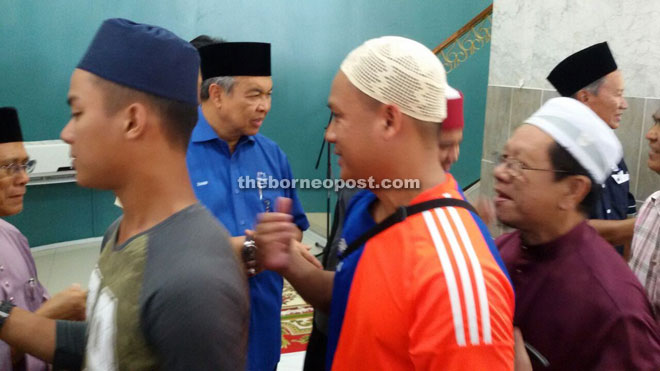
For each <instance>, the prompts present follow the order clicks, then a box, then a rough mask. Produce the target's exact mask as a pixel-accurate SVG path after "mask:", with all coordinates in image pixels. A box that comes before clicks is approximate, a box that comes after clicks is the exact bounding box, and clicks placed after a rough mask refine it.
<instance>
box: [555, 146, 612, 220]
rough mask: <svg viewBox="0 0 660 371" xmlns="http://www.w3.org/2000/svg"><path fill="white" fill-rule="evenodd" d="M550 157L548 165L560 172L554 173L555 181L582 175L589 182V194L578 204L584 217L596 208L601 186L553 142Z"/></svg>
mask: <svg viewBox="0 0 660 371" xmlns="http://www.w3.org/2000/svg"><path fill="white" fill-rule="evenodd" d="M548 154H549V155H550V163H551V164H552V168H553V169H554V170H562V171H563V172H561V173H555V181H559V180H562V179H565V178H567V177H569V176H571V175H584V176H586V177H587V178H589V180H590V181H591V189H590V190H589V193H587V195H586V196H585V197H584V198H583V199H582V201H581V202H580V205H579V208H580V211H581V212H583V213H584V214H586V215H589V214H591V212H592V211H593V210H594V209H595V208H596V204H597V203H598V200H599V199H600V194H601V188H602V187H601V185H600V184H598V183H596V182H595V181H594V178H593V177H592V176H591V174H589V172H588V171H587V170H586V169H585V168H584V167H583V166H582V165H580V163H579V162H578V161H577V160H576V159H575V158H574V157H573V155H571V154H570V153H569V152H568V151H567V150H566V148H564V147H562V146H561V145H559V143H557V142H554V143H553V145H551V146H550V149H549V151H548Z"/></svg>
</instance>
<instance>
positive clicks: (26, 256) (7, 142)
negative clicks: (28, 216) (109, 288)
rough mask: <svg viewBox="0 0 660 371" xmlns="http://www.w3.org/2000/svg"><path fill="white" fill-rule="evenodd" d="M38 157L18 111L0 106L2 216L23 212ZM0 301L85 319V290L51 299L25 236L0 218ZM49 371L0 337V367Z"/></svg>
mask: <svg viewBox="0 0 660 371" xmlns="http://www.w3.org/2000/svg"><path fill="white" fill-rule="evenodd" d="M35 164H36V161H34V160H30V159H29V158H28V155H27V153H26V151H25V147H24V146H23V135H22V132H21V127H20V125H19V121H18V113H17V112H16V109H15V108H13V107H2V108H0V217H7V216H11V215H16V214H18V213H20V212H21V211H22V210H23V196H24V195H25V191H26V187H25V186H26V184H27V182H28V180H30V178H29V177H28V173H30V172H31V171H32V170H33V169H34V165H35ZM0 282H1V283H2V285H1V286H0V300H7V301H9V302H11V303H12V304H14V305H16V306H19V307H21V308H23V309H27V310H29V311H32V312H35V313H37V314H39V315H42V316H45V317H49V318H54V319H83V318H84V309H85V293H84V292H83V291H82V290H81V289H80V288H79V287H76V286H74V287H72V288H70V289H68V290H66V291H63V292H62V293H61V294H59V295H56V296H55V297H54V298H53V299H51V300H49V301H48V302H47V304H45V302H46V300H47V299H48V298H49V295H48V292H46V289H45V288H44V287H43V286H42V285H41V283H40V282H39V278H38V277H37V269H36V266H35V264H34V260H33V259H32V254H31V253H30V246H29V245H28V241H27V238H25V236H24V235H23V234H22V233H21V232H20V231H19V230H18V229H17V228H16V227H14V226H13V225H11V224H9V223H8V222H6V221H5V220H3V219H0ZM12 369H14V370H16V369H26V370H29V371H30V370H31V371H35V370H48V365H47V364H46V363H45V362H43V361H41V360H39V359H37V358H34V357H32V356H30V355H27V356H24V355H23V354H22V353H20V352H16V351H15V350H14V349H12V348H10V347H9V345H7V344H6V343H4V342H2V341H0V370H12Z"/></svg>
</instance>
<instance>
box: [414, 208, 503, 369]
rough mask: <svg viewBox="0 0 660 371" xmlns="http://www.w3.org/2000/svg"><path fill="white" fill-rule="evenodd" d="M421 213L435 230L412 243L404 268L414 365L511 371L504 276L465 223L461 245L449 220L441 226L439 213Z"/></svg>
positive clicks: (481, 241) (480, 240)
mask: <svg viewBox="0 0 660 371" xmlns="http://www.w3.org/2000/svg"><path fill="white" fill-rule="evenodd" d="M447 216H448V215H447ZM425 218H426V220H425V221H426V224H427V228H428V227H429V226H430V228H434V226H435V227H436V228H435V231H436V232H435V233H431V235H432V236H433V238H432V239H431V240H428V239H424V240H418V241H417V242H416V246H415V249H414V251H415V255H416V256H415V257H414V259H411V261H410V262H411V264H413V266H412V267H411V268H410V269H408V270H407V272H408V273H409V274H411V275H412V276H410V277H408V278H407V279H406V281H405V282H408V284H409V288H408V290H407V292H408V295H409V300H408V303H410V304H409V305H411V306H412V308H410V311H409V313H410V325H409V354H410V358H411V360H412V362H413V364H414V366H415V369H418V370H512V369H513V356H514V355H513V324H512V323H513V305H514V304H513V300H514V299H513V290H512V288H511V286H510V284H509V282H508V279H507V278H506V276H505V275H504V274H503V273H502V272H501V270H500V269H499V267H498V266H497V263H496V262H495V261H494V259H493V258H492V256H491V255H489V254H490V252H489V251H488V247H487V246H486V243H485V241H484V240H483V236H481V234H480V233H479V234H475V233H477V231H475V230H471V228H470V227H468V228H467V231H468V232H470V233H469V235H470V237H469V239H470V240H472V241H471V242H470V243H467V244H466V243H465V241H464V240H461V238H460V237H459V232H458V230H457V229H456V227H455V226H454V225H452V226H451V228H450V229H451V230H452V231H451V232H449V233H448V232H447V231H446V227H447V224H444V225H443V224H442V221H441V218H442V216H440V215H437V214H435V213H431V214H430V215H426V216H425ZM447 220H449V218H448V219H447ZM466 224H468V223H466ZM452 232H454V233H453V235H452ZM463 235H465V234H463ZM466 245H469V246H466ZM468 249H472V250H471V251H470V252H468V251H467V250H468ZM475 262H476V263H477V264H478V267H476V266H475V264H474V263H475Z"/></svg>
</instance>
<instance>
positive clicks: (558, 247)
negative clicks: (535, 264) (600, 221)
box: [521, 220, 590, 260]
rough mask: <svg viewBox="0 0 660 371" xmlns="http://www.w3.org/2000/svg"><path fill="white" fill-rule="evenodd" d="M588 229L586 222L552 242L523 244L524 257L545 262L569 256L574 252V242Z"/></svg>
mask: <svg viewBox="0 0 660 371" xmlns="http://www.w3.org/2000/svg"><path fill="white" fill-rule="evenodd" d="M586 228H590V227H589V225H588V224H587V221H586V220H584V221H582V222H580V223H578V224H577V225H576V226H575V227H573V229H571V230H570V231H568V233H566V234H564V235H563V236H559V237H557V238H556V239H554V240H552V241H549V242H546V243H542V244H538V245H523V244H522V243H521V248H522V250H523V256H524V257H526V258H528V259H531V260H545V259H553V258H556V257H559V256H562V255H565V254H568V253H570V252H571V251H572V250H573V248H572V247H573V246H575V242H574V241H578V240H580V237H581V235H582V234H583V233H584V232H585V229H586ZM521 242H522V241H521Z"/></svg>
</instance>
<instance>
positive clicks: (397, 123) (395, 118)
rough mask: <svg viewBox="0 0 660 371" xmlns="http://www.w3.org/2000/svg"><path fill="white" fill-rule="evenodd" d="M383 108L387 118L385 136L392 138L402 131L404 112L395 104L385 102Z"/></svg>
mask: <svg viewBox="0 0 660 371" xmlns="http://www.w3.org/2000/svg"><path fill="white" fill-rule="evenodd" d="M381 109H382V110H383V112H382V113H383V115H384V118H385V137H386V138H391V137H393V136H394V135H396V134H397V133H398V132H399V131H401V128H402V124H403V114H402V113H401V110H400V109H399V107H398V106H397V105H395V104H384V105H383V106H382V107H381Z"/></svg>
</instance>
